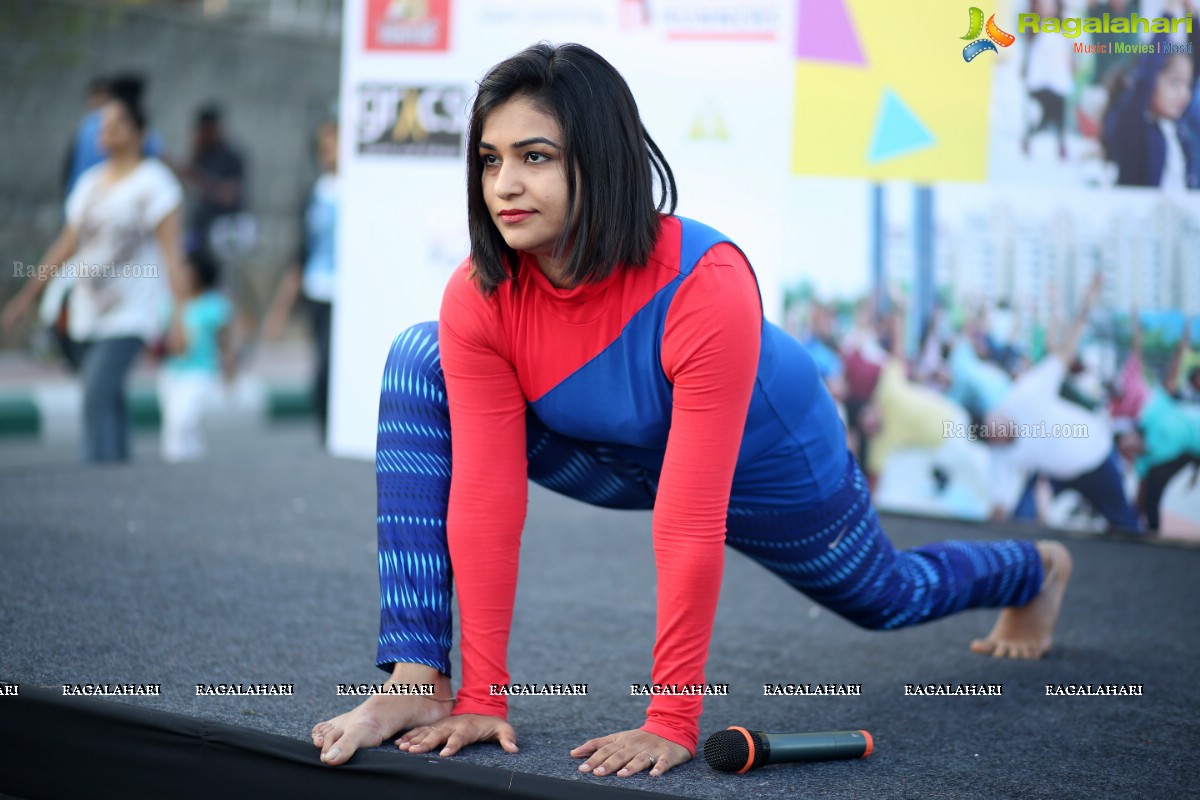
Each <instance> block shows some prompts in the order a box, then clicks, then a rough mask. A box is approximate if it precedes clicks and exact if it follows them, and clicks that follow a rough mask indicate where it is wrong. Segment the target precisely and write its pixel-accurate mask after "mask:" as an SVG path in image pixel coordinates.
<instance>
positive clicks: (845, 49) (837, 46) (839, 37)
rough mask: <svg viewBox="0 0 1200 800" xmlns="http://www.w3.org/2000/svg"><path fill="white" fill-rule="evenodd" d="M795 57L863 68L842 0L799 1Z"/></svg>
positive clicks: (862, 60) (863, 64) (850, 22)
mask: <svg viewBox="0 0 1200 800" xmlns="http://www.w3.org/2000/svg"><path fill="white" fill-rule="evenodd" d="M796 58H808V59H812V60H814V61H832V62H834V63H838V64H847V65H853V66H866V63H867V60H866V58H864V57H863V51H862V47H861V46H860V45H859V42H858V33H857V32H856V31H855V30H854V23H853V22H852V21H851V20H850V11H849V9H847V8H846V4H845V0H799V2H798V3H797V9H796Z"/></svg>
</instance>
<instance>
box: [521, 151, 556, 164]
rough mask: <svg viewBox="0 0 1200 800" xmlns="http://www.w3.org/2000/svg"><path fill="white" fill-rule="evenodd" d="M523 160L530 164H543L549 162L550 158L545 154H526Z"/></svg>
mask: <svg viewBox="0 0 1200 800" xmlns="http://www.w3.org/2000/svg"><path fill="white" fill-rule="evenodd" d="M525 159H526V160H527V161H529V163H531V164H544V163H546V162H547V161H549V160H550V156H548V155H546V154H545V153H526V154H525Z"/></svg>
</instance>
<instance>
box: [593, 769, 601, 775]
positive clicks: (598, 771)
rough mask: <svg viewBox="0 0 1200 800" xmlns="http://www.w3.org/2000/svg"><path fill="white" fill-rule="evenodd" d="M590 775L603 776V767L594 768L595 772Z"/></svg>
mask: <svg viewBox="0 0 1200 800" xmlns="http://www.w3.org/2000/svg"><path fill="white" fill-rule="evenodd" d="M592 774H593V775H603V774H604V767H596V771H595V772H593V773H592Z"/></svg>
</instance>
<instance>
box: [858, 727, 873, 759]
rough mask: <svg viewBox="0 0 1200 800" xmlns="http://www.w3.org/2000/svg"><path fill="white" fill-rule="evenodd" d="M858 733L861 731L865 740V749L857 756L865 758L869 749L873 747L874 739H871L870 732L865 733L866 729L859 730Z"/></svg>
mask: <svg viewBox="0 0 1200 800" xmlns="http://www.w3.org/2000/svg"><path fill="white" fill-rule="evenodd" d="M859 733H861V734H862V735H863V736H864V737H865V738H866V740H867V750H866V752H865V753H863V754H862V755H861V756H859V758H866V757H867V756H869V755H871V751H873V750H874V749H875V740H874V739H872V738H871V734H869V733H867V732H866V731H859Z"/></svg>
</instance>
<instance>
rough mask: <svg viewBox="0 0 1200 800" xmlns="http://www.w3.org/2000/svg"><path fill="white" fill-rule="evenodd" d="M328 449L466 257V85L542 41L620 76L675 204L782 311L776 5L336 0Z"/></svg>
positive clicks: (780, 34)
mask: <svg viewBox="0 0 1200 800" xmlns="http://www.w3.org/2000/svg"><path fill="white" fill-rule="evenodd" d="M344 7H345V19H344V25H343V51H342V52H343V55H342V78H341V126H342V130H343V131H344V132H345V133H344V135H343V136H342V139H341V147H342V151H341V164H342V167H341V213H340V215H339V228H338V295H337V303H336V305H335V310H334V343H333V347H334V358H333V375H332V385H333V389H332V398H331V417H330V434H329V436H330V446H331V447H332V449H333V450H334V452H336V453H339V454H342V455H352V456H358V457H366V458H369V457H371V456H372V455H373V453H374V446H375V424H376V419H377V412H378V409H377V405H378V397H379V383H380V378H381V376H382V372H383V364H384V361H385V359H386V357H387V351H388V347H389V346H390V344H391V342H392V340H393V339H394V338H395V337H396V336H397V335H398V334H399V333H400V332H401V331H403V330H404V329H405V328H406V327H408V326H409V325H412V324H414V323H416V322H420V321H422V320H430V319H436V318H437V315H438V308H439V305H440V301H441V295H442V290H443V288H444V287H445V285H446V281H447V280H448V279H449V277H450V274H451V272H452V271H453V270H454V269H455V267H457V266H458V265H459V264H460V263H461V262H462V260H463V259H464V258H466V256H467V252H468V249H469V241H468V236H467V224H466V185H465V182H464V181H465V174H466V158H467V157H468V154H467V153H466V151H465V138H466V131H467V124H468V119H467V116H468V111H469V107H470V103H471V101H472V98H473V96H474V93H475V88H476V83H477V81H479V80H480V79H481V78H482V77H483V75H484V74H485V73H486V72H487V70H488V68H489V67H491V66H492V65H494V64H496V63H498V62H499V61H501V60H503V59H504V58H506V57H508V56H509V55H512V54H513V53H516V52H518V51H520V50H521V49H523V48H524V47H526V46H528V45H530V44H533V43H536V42H539V41H549V42H551V43H563V42H579V43H581V44H584V45H587V46H589V47H591V48H593V49H595V50H596V51H598V52H599V53H600V54H601V55H603V56H604V57H605V58H607V59H608V60H609V61H611V62H612V63H613V64H614V65H615V66H616V67H617V69H618V70H620V72H621V74H622V75H624V76H625V78H626V80H627V81H628V82H629V84H630V86H631V88H632V89H633V93H634V97H635V98H636V99H637V102H638V105H639V108H640V110H641V113H642V117H643V119H644V121H645V123H646V127H647V129H648V130H649V132H650V135H651V136H652V137H653V138H654V140H655V141H656V142H657V143H658V145H659V146H660V147H661V148H662V150H663V152H664V153H665V154H666V157H667V159H668V162H669V163H670V164H671V167H672V168H673V170H674V172H675V178H676V181H677V183H678V187H679V208H678V212H679V213H680V214H683V215H686V216H690V217H693V218H697V219H700V220H703V221H705V222H706V223H708V224H710V225H712V226H714V227H717V228H719V229H721V230H722V231H724V232H725V233H726V234H728V235H729V236H730V237H732V238H733V239H734V240H735V241H737V242H738V244H739V245H740V246H741V247H742V248H743V249H744V250H745V251H746V253H747V255H748V256H749V257H750V259H751V261H752V263H753V264H754V265H755V269H756V270H757V272H758V275H759V279H760V283H761V284H762V288H763V295H764V301H765V304H766V308H767V312H768V315H770V316H773V317H776V318H778V317H779V316H780V315H781V314H782V309H783V303H782V296H781V295H780V294H779V291H780V289H779V287H780V286H781V285H782V277H781V276H782V269H783V267H782V264H783V262H784V253H783V242H784V235H783V230H784V228H785V226H786V223H787V220H786V218H785V214H786V211H787V209H786V207H785V202H784V198H785V195H786V191H787V181H788V175H787V170H786V168H784V169H781V168H780V167H781V165H784V164H786V163H787V153H788V148H789V147H790V141H789V138H790V134H789V131H790V125H791V93H792V86H791V81H790V78H789V76H788V68H789V64H790V61H791V48H792V39H793V31H794V27H795V19H794V16H795V7H794V2H792V1H791V0H744V1H742V2H735V1H734V0H725V1H724V2H714V1H713V0H655V2H639V1H638V0H573V2H569V3H564V2H559V0H521V1H520V2H513V1H511V0H497V1H495V2H477V1H476V0H441V1H440V2H435V1H433V0H431V1H430V2H404V1H402V0H390V1H389V0H347V2H346V3H345V6H344Z"/></svg>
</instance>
